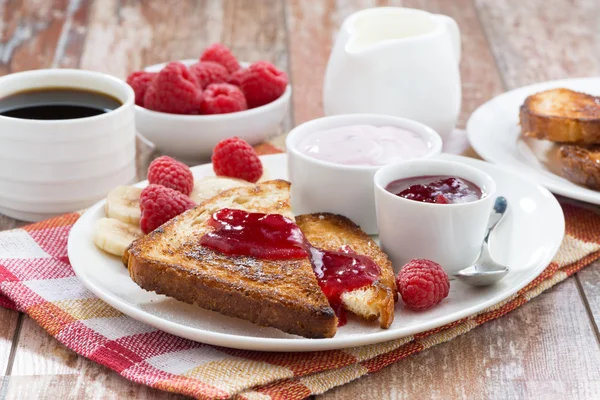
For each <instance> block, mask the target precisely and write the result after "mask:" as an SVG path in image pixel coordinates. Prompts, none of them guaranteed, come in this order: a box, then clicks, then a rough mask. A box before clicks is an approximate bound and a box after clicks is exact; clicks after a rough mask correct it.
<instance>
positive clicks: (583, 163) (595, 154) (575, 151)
mask: <svg viewBox="0 0 600 400" xmlns="http://www.w3.org/2000/svg"><path fill="white" fill-rule="evenodd" d="M558 159H559V162H560V166H561V168H562V172H563V174H564V176H565V177H566V178H567V179H568V180H570V181H572V182H575V183H577V184H580V185H583V186H587V187H589V188H590V189H594V190H600V146H590V147H583V146H577V145H562V146H560V148H559V151H558Z"/></svg>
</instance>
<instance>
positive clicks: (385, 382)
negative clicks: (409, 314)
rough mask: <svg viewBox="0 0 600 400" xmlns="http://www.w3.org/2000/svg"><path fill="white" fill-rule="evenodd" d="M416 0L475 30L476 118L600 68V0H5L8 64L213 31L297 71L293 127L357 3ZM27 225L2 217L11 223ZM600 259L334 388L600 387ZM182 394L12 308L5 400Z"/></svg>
mask: <svg viewBox="0 0 600 400" xmlns="http://www.w3.org/2000/svg"><path fill="white" fill-rule="evenodd" d="M386 4H390V5H404V6H407V7H416V8H422V9H426V10H429V11H431V12H436V13H443V14H447V15H449V16H451V17H453V18H454V19H456V21H457V22H458V24H459V25H460V28H461V31H462V39H463V58H462V62H461V72H462V79H463V108H462V114H461V118H460V122H459V125H460V126H464V124H465V122H466V120H467V118H468V116H469V114H470V113H471V112H472V111H473V110H474V108H475V107H476V106H478V105H479V104H481V103H483V102H484V101H486V100H488V99H489V98H491V97H492V96H494V95H497V94H499V93H501V92H503V91H504V90H507V89H512V88H515V87H519V86H522V85H526V84H530V83H533V82H538V81H544V80H548V79H558V78H565V77H575V76H591V75H600V1H598V0H578V1H577V0H556V1H552V0H529V1H518V0H474V1H471V0H455V1H449V0H406V1H382V0H377V1H367V0H337V1H334V0H328V1H321V0H311V1H309V0H304V1H301V0H289V1H284V0H246V1H242V0H239V1H236V0H231V1H229V0H225V1H218V0H213V1H208V0H207V1H200V0H198V1H196V0H187V1H177V2H176V1H174V0H173V1H170V0H155V1H139V2H138V1H133V0H131V1H127V0H95V1H93V0H52V1H50V0H30V1H26V0H23V1H20V0H14V1H10V0H0V18H1V19H2V25H1V27H2V32H1V34H2V37H1V41H0V72H1V73H10V72H16V71H21V70H28V69H36V68H48V67H70V68H84V69H91V70H97V71H103V72H108V73H110V74H113V75H116V76H120V77H125V76H126V75H127V74H128V73H129V72H130V71H133V70H136V69H139V68H141V67H142V66H145V65H149V64H154V63H157V62H162V61H167V60H176V59H183V58H192V57H197V56H198V55H199V54H200V52H201V51H202V49H203V48H204V47H205V46H207V45H208V44H210V43H212V42H217V41H220V42H223V43H225V44H226V45H228V46H230V47H231V48H232V49H233V51H234V52H235V54H236V55H237V56H238V57H239V58H240V59H242V60H250V61H254V60H259V59H266V60H269V61H271V62H274V63H275V64H277V65H278V66H279V67H280V68H283V69H285V70H287V71H288V73H289V75H290V78H291V81H292V83H293V87H294V97H293V108H292V110H290V113H289V116H288V118H287V121H286V123H285V126H284V129H287V128H289V127H290V126H293V125H294V124H298V123H300V122H303V121H306V120H309V119H312V118H315V117H319V116H320V115H321V114H322V105H321V86H322V79H323V73H324V68H325V64H326V62H327V58H328V55H329V51H330V47H331V44H332V40H333V39H334V35H335V33H336V31H337V30H338V28H339V26H340V24H341V22H342V21H343V19H344V18H345V17H346V16H347V15H349V14H350V13H352V12H353V11H355V10H358V9H361V8H365V7H371V6H375V5H377V6H383V5H386ZM21 225H24V223H23V222H19V221H14V220H10V219H8V218H6V217H2V216H0V229H9V228H13V227H17V226H21ZM599 321H600V263H596V264H595V265H593V266H590V267H588V268H587V269H585V270H584V271H582V272H580V273H578V274H577V275H576V276H575V277H574V278H572V279H568V280H567V281H565V282H564V283H561V284H559V285H558V286H556V287H555V288H553V289H552V290H550V291H548V292H546V293H544V294H542V295H541V296H539V297H538V298H536V299H535V300H534V301H532V302H531V303H528V304H526V305H525V306H523V307H521V308H519V309H518V310H516V311H514V312H512V313H510V314H509V315H507V316H505V317H503V318H501V319H499V320H496V321H493V322H490V323H488V324H485V325H484V326H482V327H479V328H477V329H475V330H474V331H472V332H470V333H468V334H466V335H463V336H460V337H458V338H456V339H455V340H453V341H451V342H448V343H445V344H442V345H439V346H436V347H435V348H432V349H430V350H428V351H425V352H423V353H420V354H418V355H416V356H413V357H410V358H408V359H405V360H403V361H401V362H399V363H397V364H394V365H392V366H390V367H388V368H386V369H384V370H383V371H381V372H379V373H377V374H375V375H373V376H369V377H366V378H363V379H360V380H358V381H355V382H352V383H350V384H348V385H345V386H343V387H340V388H337V389H335V390H333V391H331V392H329V393H327V394H326V395H324V396H320V398H321V399H387V398H394V399H405V398H498V399H504V398H525V397H526V398H539V397H541V396H545V398H547V399H552V398H590V399H591V398H594V397H595V398H598V396H599V393H600V348H599V340H600V335H599V332H598V322H599ZM125 397H127V398H140V399H141V398H152V399H165V398H178V397H180V396H176V395H172V394H168V393H164V392H160V391H157V390H153V389H149V388H147V387H144V386H141V385H137V384H134V383H131V382H129V381H127V380H125V379H124V378H121V377H120V376H119V375H117V374H116V373H115V372H112V371H110V370H108V369H106V368H104V367H101V366H99V365H97V364H95V363H93V362H91V361H89V360H87V359H84V358H82V357H79V356H77V355H76V354H75V353H73V352H71V351H70V350H67V349H66V348H64V347H63V346H62V345H60V344H59V343H58V342H57V341H56V340H55V339H53V338H52V337H51V336H49V335H48V334H47V333H46V332H44V331H43V330H42V329H41V328H40V327H39V326H38V325H37V324H36V323H35V322H33V321H32V320H31V319H30V318H29V317H27V316H26V315H23V314H19V313H17V312H14V311H8V310H4V309H0V400H4V399H30V398H31V399H33V398H48V399H57V398H59V399H60V398H62V399H65V398H77V399H88V398H90V399H91V398H98V399H100V398H125Z"/></svg>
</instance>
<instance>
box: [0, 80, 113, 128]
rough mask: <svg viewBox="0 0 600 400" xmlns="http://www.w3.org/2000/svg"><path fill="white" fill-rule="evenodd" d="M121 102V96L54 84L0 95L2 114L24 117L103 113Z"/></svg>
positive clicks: (90, 115) (88, 115) (65, 117)
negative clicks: (0, 96)
mask: <svg viewBox="0 0 600 400" xmlns="http://www.w3.org/2000/svg"><path fill="white" fill-rule="evenodd" d="M119 106H121V102H120V101H119V100H117V99H115V98H114V97H112V96H109V95H107V94H105V93H100V92H94V91H91V90H83V89H81V90H80V89H73V88H60V87H58V88H57V87H51V88H43V89H34V90H27V91H23V92H18V93H15V94H11V95H9V96H6V97H4V98H2V99H0V115H4V116H6V117H13V118H21V119H41V120H59V119H76V118H86V117H93V116H94V115H99V114H104V113H106V112H109V111H111V110H114V109H115V108H118V107H119Z"/></svg>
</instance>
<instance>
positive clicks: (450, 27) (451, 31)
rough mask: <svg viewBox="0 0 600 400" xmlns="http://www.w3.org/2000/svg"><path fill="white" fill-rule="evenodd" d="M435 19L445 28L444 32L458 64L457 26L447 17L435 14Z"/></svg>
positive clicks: (459, 45)
mask: <svg viewBox="0 0 600 400" xmlns="http://www.w3.org/2000/svg"><path fill="white" fill-rule="evenodd" d="M435 17H436V18H437V19H438V20H439V21H440V22H442V23H443V24H444V25H445V26H446V31H447V32H448V35H449V36H450V42H451V43H452V48H453V50H454V56H455V57H456V61H457V62H460V53H461V49H460V47H461V44H460V29H459V28H458V24H457V23H456V21H455V20H453V19H452V18H450V17H448V16H447V15H442V14H436V15H435Z"/></svg>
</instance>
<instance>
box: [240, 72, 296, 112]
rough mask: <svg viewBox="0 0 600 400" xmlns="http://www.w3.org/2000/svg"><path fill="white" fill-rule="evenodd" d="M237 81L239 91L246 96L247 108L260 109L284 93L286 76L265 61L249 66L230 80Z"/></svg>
mask: <svg viewBox="0 0 600 400" xmlns="http://www.w3.org/2000/svg"><path fill="white" fill-rule="evenodd" d="M232 80H235V81H239V86H240V89H242V92H244V94H245V95H246V101H247V102H248V107H250V108H254V107H260V106H263V105H265V104H268V103H270V102H272V101H273V100H276V99H278V98H279V96H281V95H282V94H283V92H285V88H286V87H287V84H288V76H287V74H286V73H285V72H283V71H281V70H279V69H277V67H275V66H274V65H273V64H271V63H270V62H267V61H258V62H255V63H254V64H252V65H250V66H249V67H248V68H247V69H246V70H244V72H242V73H240V75H239V76H236V77H235V78H233V77H232V78H231V79H230V82H231V81H232Z"/></svg>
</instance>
